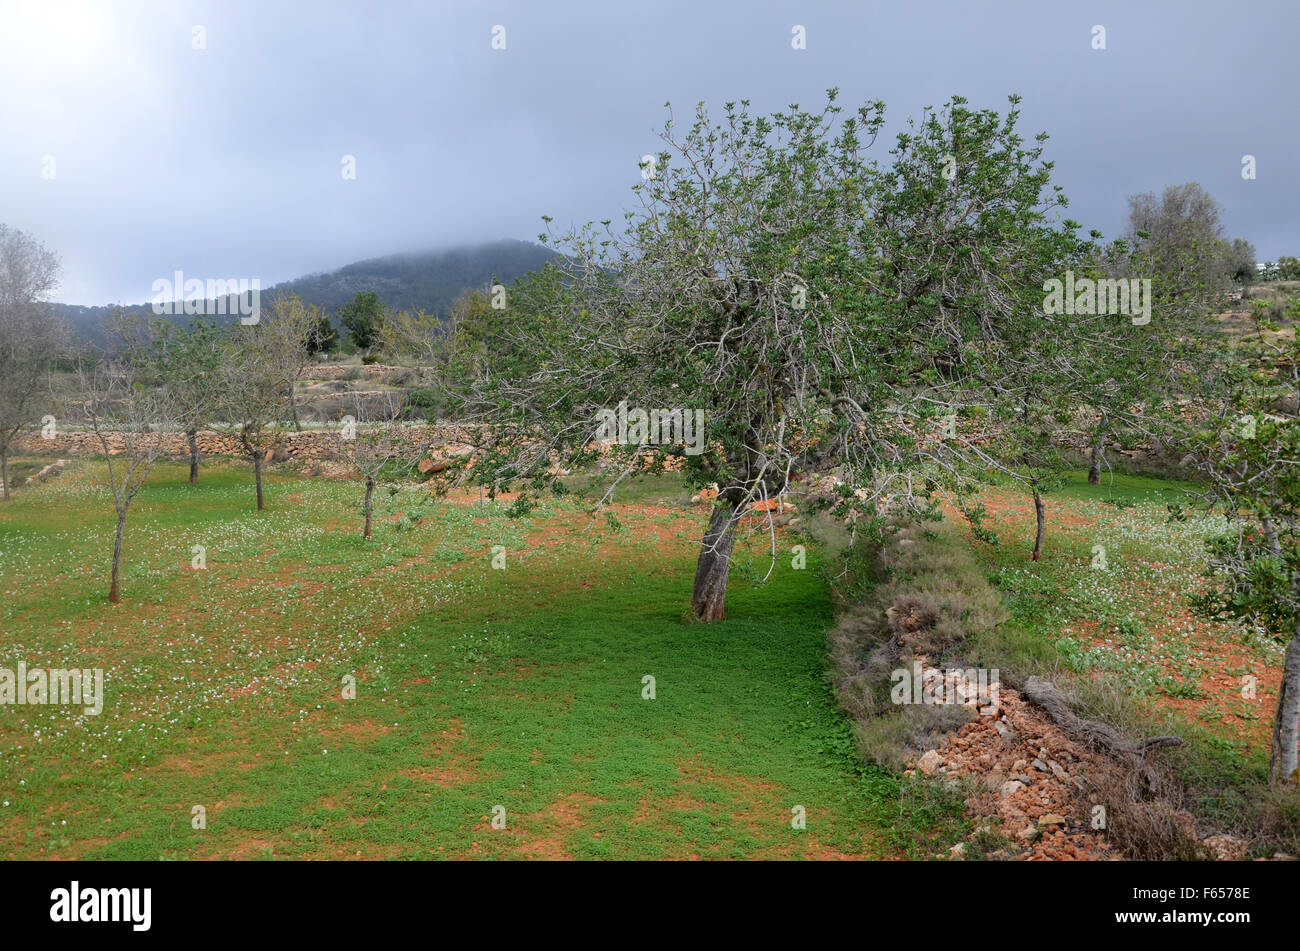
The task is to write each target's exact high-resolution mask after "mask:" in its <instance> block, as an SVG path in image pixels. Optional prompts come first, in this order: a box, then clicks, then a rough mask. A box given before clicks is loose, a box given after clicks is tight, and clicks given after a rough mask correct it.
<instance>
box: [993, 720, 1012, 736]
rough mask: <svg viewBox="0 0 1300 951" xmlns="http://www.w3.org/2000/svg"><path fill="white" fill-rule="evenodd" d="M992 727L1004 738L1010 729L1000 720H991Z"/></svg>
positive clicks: (1009, 732) (1009, 733) (1008, 734)
mask: <svg viewBox="0 0 1300 951" xmlns="http://www.w3.org/2000/svg"><path fill="white" fill-rule="evenodd" d="M993 729H995V730H997V731H998V736H1000V737H1002V738H1003V739H1004V740H1005V739H1006V738H1007V737H1008V736H1010V735H1011V730H1010V729H1009V728H1008V727H1007V725H1006V724H1005V723H1003V722H1002V721H1001V720H994V721H993Z"/></svg>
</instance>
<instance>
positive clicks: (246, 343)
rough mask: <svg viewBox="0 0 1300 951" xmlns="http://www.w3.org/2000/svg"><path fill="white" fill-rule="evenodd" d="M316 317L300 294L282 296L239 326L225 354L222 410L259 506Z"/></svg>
mask: <svg viewBox="0 0 1300 951" xmlns="http://www.w3.org/2000/svg"><path fill="white" fill-rule="evenodd" d="M316 320H317V315H316V314H315V313H314V311H313V310H312V309H311V308H309V307H307V306H306V305H304V304H303V302H302V300H301V299H300V298H298V297H297V295H292V294H291V295H288V296H280V297H277V298H275V299H274V300H272V301H271V302H270V304H269V305H268V306H267V307H265V308H263V309H262V312H261V314H260V317H259V319H258V320H257V322H256V323H252V324H244V323H242V322H241V323H240V325H239V326H237V327H235V328H234V330H233V333H232V334H231V337H230V339H229V341H228V343H227V346H226V350H225V353H224V355H223V359H222V371H221V375H220V376H221V408H222V413H223V415H224V416H225V417H226V423H227V424H228V425H230V426H233V427H234V428H235V429H236V431H237V432H238V434H239V441H240V445H241V446H242V447H243V450H244V453H245V454H246V455H247V456H248V458H249V461H251V462H252V464H253V478H254V481H255V483H256V486H257V510H258V511H259V512H260V511H262V510H263V509H264V508H265V507H266V506H265V502H264V496H263V491H262V465H263V462H264V460H265V458H266V454H267V451H268V450H269V449H270V448H271V447H272V446H273V445H274V444H275V442H276V440H277V439H278V438H279V429H278V426H279V424H280V423H281V422H282V421H283V420H284V418H285V417H286V416H287V415H289V414H290V413H291V408H290V399H289V394H290V393H291V391H292V388H293V383H294V379H295V377H296V376H297V373H298V371H299V370H300V368H301V367H302V365H303V357H302V354H303V352H304V351H305V350H307V348H308V347H309V346H310V340H311V334H312V332H313V330H314V328H315V323H316Z"/></svg>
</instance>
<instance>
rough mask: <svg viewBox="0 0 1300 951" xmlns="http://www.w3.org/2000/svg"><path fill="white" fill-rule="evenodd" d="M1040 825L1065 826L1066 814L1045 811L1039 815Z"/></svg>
mask: <svg viewBox="0 0 1300 951" xmlns="http://www.w3.org/2000/svg"><path fill="white" fill-rule="evenodd" d="M1038 824H1039V825H1040V826H1063V825H1065V816H1060V815H1057V814H1056V813H1055V812H1048V813H1044V814H1043V815H1041V816H1039V817H1038Z"/></svg>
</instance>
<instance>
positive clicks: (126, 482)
mask: <svg viewBox="0 0 1300 951" xmlns="http://www.w3.org/2000/svg"><path fill="white" fill-rule="evenodd" d="M141 369H142V367H141V365H139V364H135V363H133V362H132V361H131V360H124V359H118V358H113V357H111V356H106V357H105V358H104V359H101V360H98V361H96V362H95V363H93V364H90V363H89V362H87V363H83V364H82V365H81V366H79V367H78V372H77V377H78V383H79V387H78V391H77V396H76V397H75V401H76V403H77V409H78V410H79V411H80V414H81V415H82V416H83V417H84V418H85V420H86V422H87V424H88V425H89V426H90V430H91V432H92V433H94V435H95V438H96V439H97V440H98V442H99V446H100V450H101V451H102V452H103V454H104V460H105V465H106V467H107V470H108V479H107V481H108V489H109V492H110V493H111V495H112V497H113V509H114V512H115V513H116V516H117V521H116V529H115V531H114V535H113V561H112V568H111V574H110V582H109V591H108V600H109V603H110V604H117V603H118V602H119V601H121V600H122V594H121V591H122V551H123V542H124V539H125V535H126V518H127V515H128V513H129V512H130V510H131V503H132V502H133V501H134V500H135V497H136V495H137V494H138V493H139V492H140V490H141V489H142V488H143V487H144V484H145V481H146V480H147V479H148V478H149V472H150V470H151V469H152V468H153V463H154V460H155V459H157V458H158V456H159V455H160V454H161V453H162V451H163V442H164V440H165V438H166V435H167V430H168V428H169V427H170V426H171V425H172V424H173V417H172V414H171V405H170V399H169V396H168V394H167V392H166V390H165V389H164V388H161V387H158V386H153V385H149V384H147V383H146V382H145V380H144V379H142V378H141V377H140V375H139V373H140V371H141ZM69 415H71V414H69Z"/></svg>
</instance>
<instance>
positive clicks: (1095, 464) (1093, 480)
mask: <svg viewBox="0 0 1300 951" xmlns="http://www.w3.org/2000/svg"><path fill="white" fill-rule="evenodd" d="M1105 460H1106V437H1105V436H1098V437H1097V441H1096V442H1095V443H1093V445H1092V465H1090V466H1089V467H1088V484H1089V485H1098V484H1100V483H1101V464H1102V463H1103V462H1104V461H1105Z"/></svg>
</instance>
